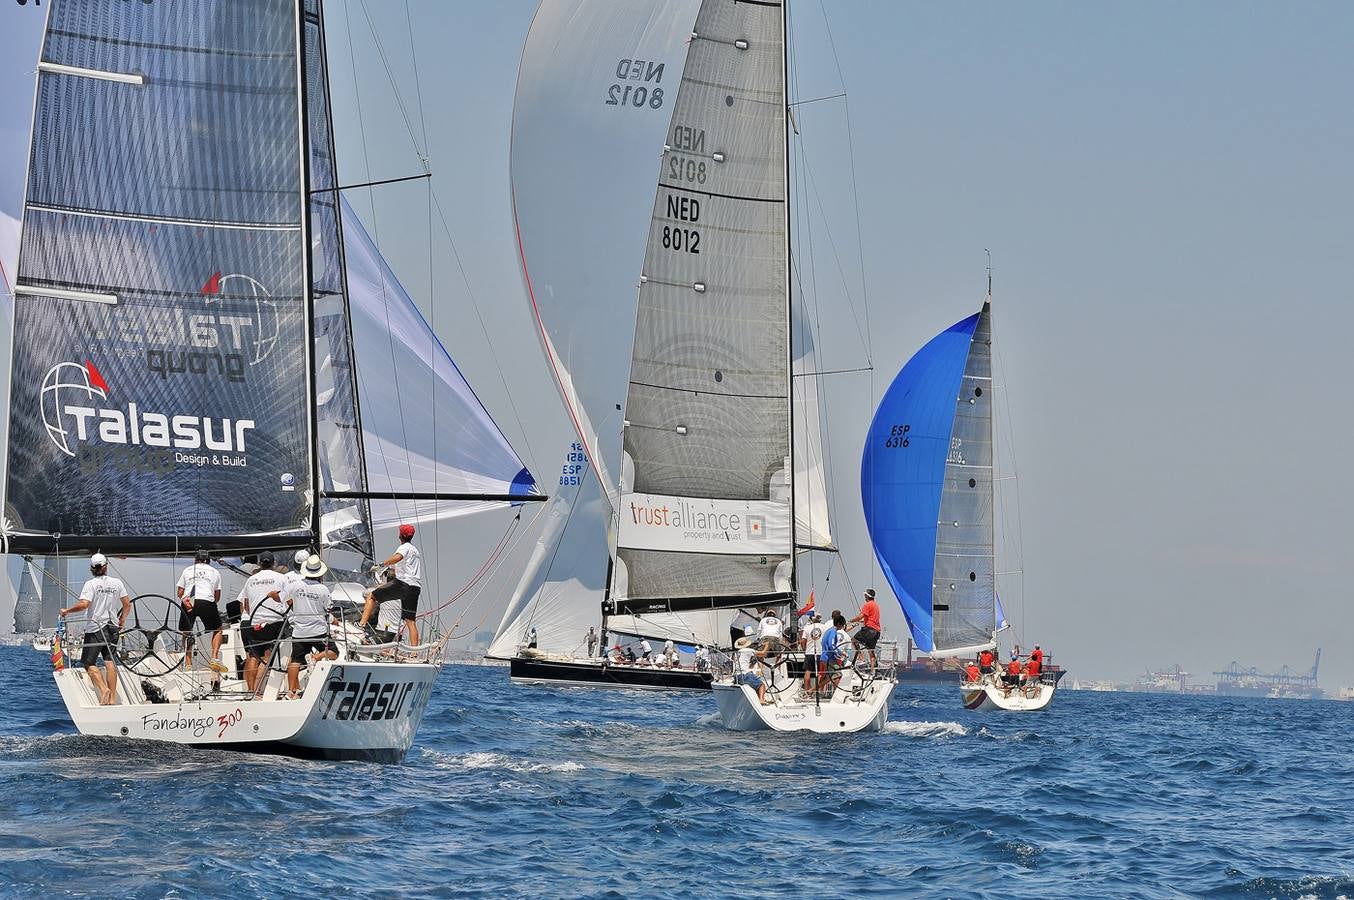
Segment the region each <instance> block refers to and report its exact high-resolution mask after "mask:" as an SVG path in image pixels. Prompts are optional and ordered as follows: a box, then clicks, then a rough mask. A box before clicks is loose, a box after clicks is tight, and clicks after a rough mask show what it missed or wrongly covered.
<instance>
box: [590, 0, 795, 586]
mask: <svg viewBox="0 0 1354 900" xmlns="http://www.w3.org/2000/svg"><path fill="white" fill-rule="evenodd" d="M784 25H785V22H784V10H783V9H782V8H781V6H780V5H779V4H748V3H737V2H734V0H706V2H704V3H702V4H701V8H700V12H699V14H698V16H697V18H696V23H695V27H694V29H693V30H692V36H691V45H690V48H689V50H688V52H687V59H686V66H685V68H684V69H683V71H682V78H681V84H680V87H679V88H678V91H677V97H676V100H675V102H674V103H673V110H672V121H671V124H670V126H669V129H668V138H667V142H666V143H665V144H664V147H663V162H662V165H661V166H660V170H659V177H658V190H657V194H656V197H655V200H654V204H653V215H652V219H651V223H650V226H649V242H648V249H647V252H646V253H645V256H644V269H643V273H642V275H641V284H640V290H639V309H638V314H637V319H636V325H635V342H634V349H633V354H632V359H631V369H630V383H629V391H628V393H627V397H626V404H625V417H626V421H625V432H624V455H623V460H622V469H621V498H620V504H619V509H618V510H617V539H616V545H617V550H616V559H615V564H614V566H613V569H612V581H611V597H612V599H613V600H614V601H615V602H616V603H617V604H618V611H621V612H624V611H629V610H627V609H624V608H621V607H620V606H619V604H622V603H623V602H624V601H634V602H641V601H649V600H661V601H664V602H665V603H668V604H669V606H670V608H672V609H678V608H692V607H691V606H690V603H699V602H702V601H705V602H710V603H712V604H714V605H717V604H718V603H719V602H720V601H718V600H715V599H713V598H745V597H754V596H766V597H771V596H776V595H781V596H783V595H785V594H787V593H789V591H790V590H791V578H790V571H791V569H792V567H793V548H794V514H793V511H792V506H793V503H792V494H793V487H792V479H793V472H794V469H793V465H792V462H791V459H792V448H791V437H790V435H791V414H790V387H789V381H790V346H789V330H790V323H789V280H788V274H789V255H788V253H789V250H788V243H787V241H788V218H787V207H788V196H787V193H788V178H787V170H786V164H787V159H786V141H785V120H786V97H785V46H784V38H785V33H784ZM637 608H638V607H631V608H630V609H631V610H633V609H637Z"/></svg>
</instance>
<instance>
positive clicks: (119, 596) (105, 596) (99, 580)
mask: <svg viewBox="0 0 1354 900" xmlns="http://www.w3.org/2000/svg"><path fill="white" fill-rule="evenodd" d="M89 571H90V574H91V575H93V576H94V577H93V578H91V579H89V580H88V581H86V582H85V586H84V587H82V588H81V589H80V599H79V600H77V601H76V602H75V603H73V604H71V605H70V606H68V607H66V608H65V609H62V610H60V611H59V613H58V615H60V616H61V617H62V618H63V619H64V618H65V617H66V616H67V615H69V614H70V613H73V612H78V611H79V610H82V609H87V610H89V612H88V613H87V614H86V619H85V629H86V630H85V643H84V649H83V650H81V651H80V665H81V666H82V667H83V668H84V670H85V672H86V674H87V675H88V676H89V683H90V684H92V685H94V688H95V689H96V690H97V691H98V692H99V703H100V704H102V705H103V706H112V705H113V704H115V703H117V702H118V667H117V646H118V636H119V635H120V634H121V632H122V625H123V623H124V622H126V621H127V611H128V610H130V609H131V608H132V601H131V599H130V598H129V597H128V596H127V588H126V587H125V586H124V585H123V583H122V580H121V579H118V578H114V577H113V576H112V575H109V574H108V559H107V557H105V556H104V555H103V554H102V553H95V554H94V555H93V556H92V557H90V560H89ZM101 656H102V657H103V659H104V669H105V671H100V670H99V657H101Z"/></svg>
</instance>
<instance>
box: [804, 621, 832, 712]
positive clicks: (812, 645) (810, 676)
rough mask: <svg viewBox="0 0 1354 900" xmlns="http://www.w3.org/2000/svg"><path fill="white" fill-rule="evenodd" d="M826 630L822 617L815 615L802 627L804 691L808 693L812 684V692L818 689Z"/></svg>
mask: <svg viewBox="0 0 1354 900" xmlns="http://www.w3.org/2000/svg"><path fill="white" fill-rule="evenodd" d="M826 632H827V629H826V628H825V627H823V617H822V616H820V615H818V614H817V613H813V614H811V615H810V616H809V621H808V624H807V625H805V626H804V629H803V631H802V632H801V633H802V634H803V639H802V640H803V644H804V691H805V693H808V691H809V690H810V688H809V684H810V682H812V684H813V690H815V691H816V690H817V689H818V682H819V677H820V676H821V675H822V674H824V673H823V672H822V671H821V670H820V667H821V666H822V663H823V635H824V634H825V633H826Z"/></svg>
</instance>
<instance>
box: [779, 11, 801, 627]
mask: <svg viewBox="0 0 1354 900" xmlns="http://www.w3.org/2000/svg"><path fill="white" fill-rule="evenodd" d="M789 7H790V0H783V2H782V3H781V7H780V28H781V42H780V46H781V84H782V85H783V87H784V91H783V98H784V101H785V102H784V107H785V122H784V125H783V126H782V128H781V131H782V132H783V134H784V139H785V407H786V411H787V414H788V416H789V419H790V432H789V433H790V441H789V451H790V452H789V455H788V456H787V458H786V462H787V463H788V464H787V465H786V467H785V473H786V477H788V478H789V479H790V597H791V599H790V603H791V605H792V606H794V607H796V608H797V607H798V603H799V566H797V565H796V564H795V562H796V560H795V547H797V546H798V543H799V542H798V541H796V540H795V525H796V524H797V519H798V516H796V515H795V386H794V371H795V336H794V263H793V262H792V261H791V259H790V247H791V246H792V245H791V243H790V224H791V218H790V184H791V182H790V9H789Z"/></svg>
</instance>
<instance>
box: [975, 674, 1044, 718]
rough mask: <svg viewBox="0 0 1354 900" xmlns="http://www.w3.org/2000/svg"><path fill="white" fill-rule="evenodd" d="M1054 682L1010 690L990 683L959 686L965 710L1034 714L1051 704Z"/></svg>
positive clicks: (983, 682)
mask: <svg viewBox="0 0 1354 900" xmlns="http://www.w3.org/2000/svg"><path fill="white" fill-rule="evenodd" d="M1057 689H1058V686H1057V682H1056V680H1050V681H1043V680H1041V681H1038V682H1034V683H1031V684H1024V685H1019V686H1017V687H1013V688H1010V689H1007V688H1005V687H1004V686H1002V685H999V684H994V683H992V682H991V681H987V680H984V681H982V682H978V683H976V684H975V683H973V682H963V683H961V684H960V685H959V692H960V696H961V697H962V698H963V701H964V708H965V709H972V710H979V711H981V710H988V709H1004V710H1008V711H1010V712H1035V711H1037V710H1041V709H1044V708H1045V707H1046V706H1048V705H1049V704H1050V703H1052V702H1053V694H1054V692H1055V691H1056V690H1057Z"/></svg>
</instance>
